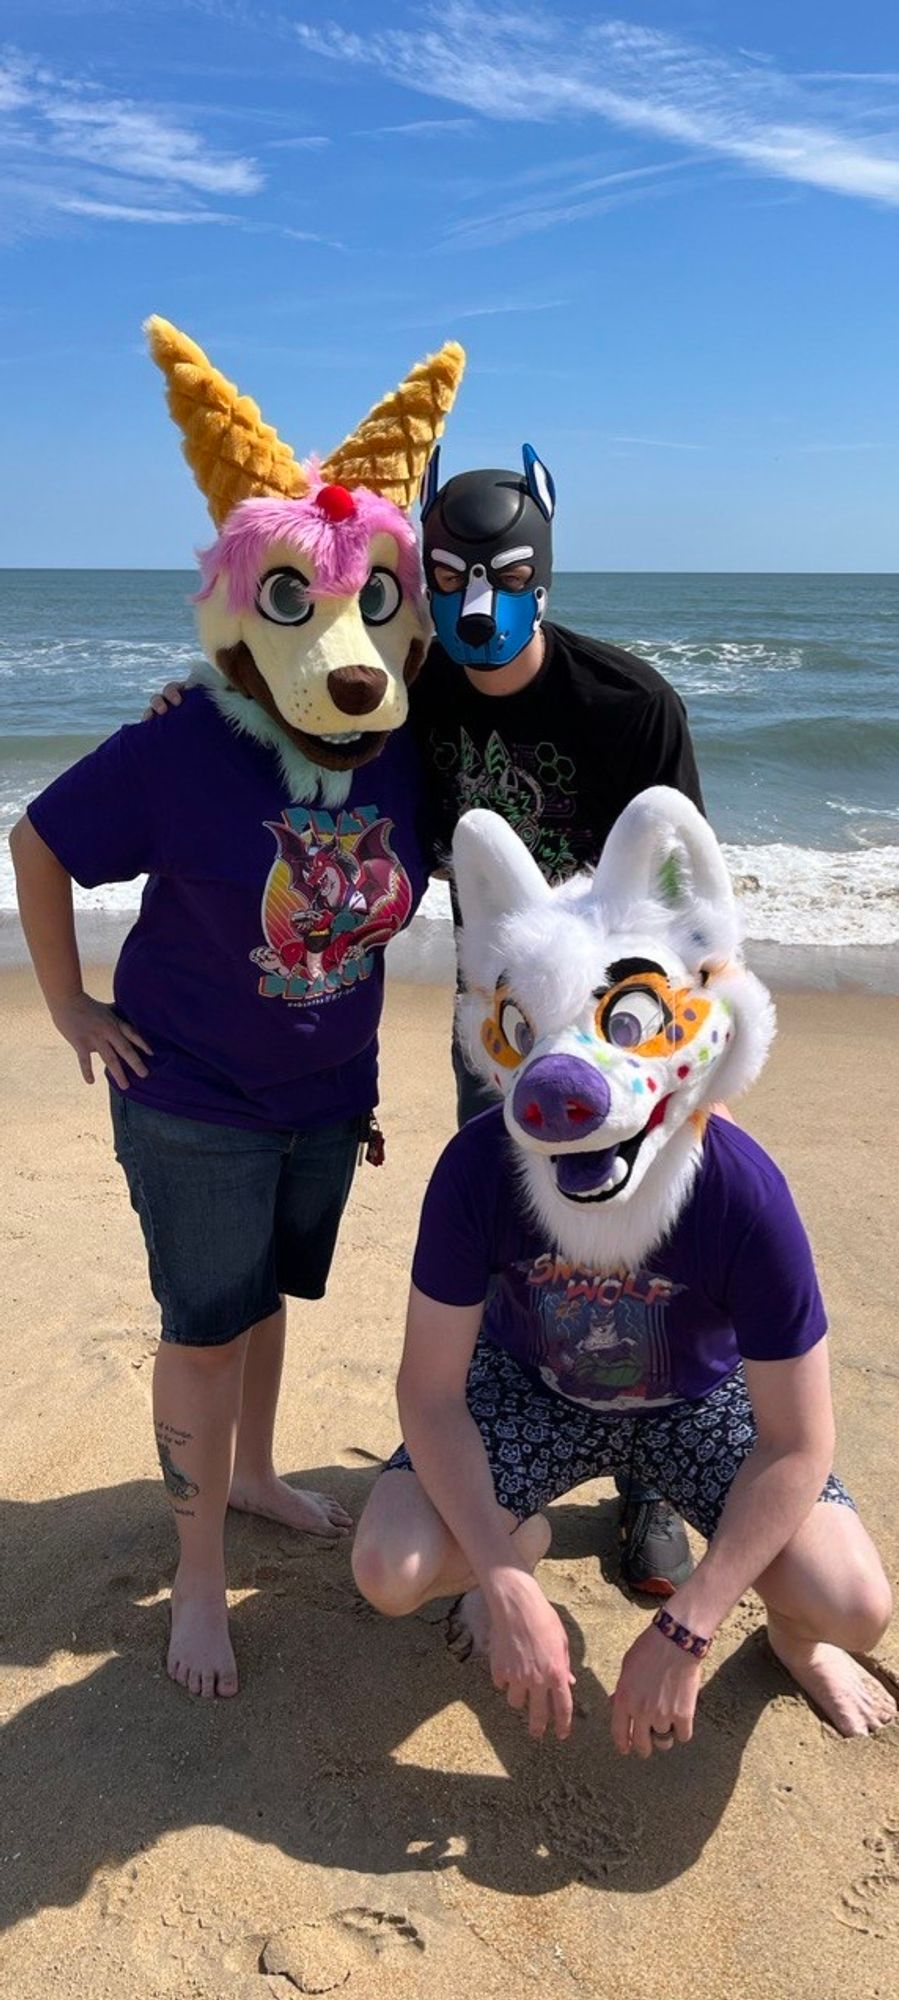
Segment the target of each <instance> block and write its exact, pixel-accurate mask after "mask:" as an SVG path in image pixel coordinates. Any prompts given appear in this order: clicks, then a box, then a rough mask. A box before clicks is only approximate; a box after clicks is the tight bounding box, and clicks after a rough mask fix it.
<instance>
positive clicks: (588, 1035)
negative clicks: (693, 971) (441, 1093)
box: [481, 972, 730, 1097]
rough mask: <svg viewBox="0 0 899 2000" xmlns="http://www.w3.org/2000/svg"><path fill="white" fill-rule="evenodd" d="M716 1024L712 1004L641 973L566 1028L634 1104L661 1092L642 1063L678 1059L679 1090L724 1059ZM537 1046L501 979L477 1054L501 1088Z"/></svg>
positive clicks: (722, 1036) (721, 1036)
mask: <svg viewBox="0 0 899 2000" xmlns="http://www.w3.org/2000/svg"><path fill="white" fill-rule="evenodd" d="M716 1019H718V1020H719V1022H720V1015H718V1011H717V1002H716V1000H715V999H712V998H708V999H706V998H704V997H702V996H700V995H699V994H697V993H696V992H694V991H693V990H692V988H690V987H678V986H675V985H673V984H672V983H671V982H670V981H669V980H668V979H667V978H666V977H665V975H664V974H663V973H654V972H646V973H640V974H638V975H632V977H631V978H630V979H626V980H622V981H621V982H620V984H619V985H617V986H614V987H612V988H611V989H610V991H609V992H607V993H604V994H603V996H602V999H601V1000H600V1001H599V1003H598V1005H597V1006H596V1008H595V1011H594V1014H593V1020H592V1022H591V1025H590V1026H589V1027H587V1026H584V1025H580V1026H577V1027H574V1026H573V1027H572V1029H571V1031H570V1032H571V1033H572V1034H573V1036H574V1038H575V1039H576V1040H577V1042H578V1043H580V1045H581V1047H582V1048H583V1050H584V1054H585V1056H587V1057H589V1060H590V1061H591V1062H593V1063H595V1064H596V1066H597V1068H598V1069H602V1070H607V1069H612V1070H617V1071H618V1074H619V1076H620V1077H621V1081H622V1083H624V1082H625V1081H627V1082H629V1083H630V1088H631V1093H632V1095H633V1096H635V1097H637V1096H642V1095H643V1093H644V1092H646V1091H648V1092H649V1093H650V1094H654V1093H655V1092H657V1091H658V1090H659V1088H660V1087H663V1086H660V1083H659V1079H658V1078H657V1077H654V1076H648V1075H647V1074H646V1067H645V1066H646V1064H647V1063H650V1062H654V1061H655V1062H657V1061H668V1060H670V1058H671V1057H672V1056H675V1055H676V1056H678V1057H679V1058H680V1060H679V1061H678V1063H677V1067H676V1069H675V1072H674V1074H675V1076H676V1079H677V1082H678V1083H686V1081H687V1079H688V1078H689V1077H690V1076H691V1075H692V1074H693V1071H694V1069H695V1068H696V1066H697V1065H698V1064H705V1063H708V1062H710V1061H714V1060H716V1059H717V1057H718V1056H720V1055H721V1054H723V1049H724V1045H725V1044H726V1043H727V1042H728V1041H729V1040H730V1030H729V1029H727V1030H725V1032H724V1033H722V1032H721V1030H720V1027H713V1025H712V1023H713V1022H714V1021H715V1020H716ZM536 1040H537V1037H536V1034H535V1031H534V1029H533V1028H532V1027H531V1024H530V1022H529V1020H528V1018H527V1016H526V1014H525V1013H524V1010H523V1009H522V1007H521V1006H520V1005H519V1003H518V1001H517V1000H515V999H514V997H513V995H512V992H511V988H510V987H509V985H508V984H507V983H506V980H505V979H504V978H503V979H501V980H500V982H499V984H498V985H497V988H496V992H495V994H494V996H493V1001H492V1004H491V1008H490V1012H489V1014H488V1015H487V1016H486V1018H485V1019H484V1021H483V1022H482V1025H481V1043H482V1046H483V1047H484V1048H485V1049H486V1051H487V1054H488V1056H489V1057H490V1059H491V1062H492V1063H494V1064H498V1065H499V1067H498V1069H496V1070H495V1071H494V1077H495V1081H496V1082H497V1084H499V1085H501V1086H502V1085H503V1084H504V1082H505V1081H507V1080H508V1079H509V1077H510V1076H511V1074H512V1072H513V1071H515V1070H517V1069H519V1068H520V1066H521V1064H522V1063H523V1062H524V1061H525V1060H526V1059H527V1057H528V1056H529V1055H530V1054H531V1052H532V1050H533V1048H534V1046H535V1043H536ZM625 1050H627V1053H626V1054H625ZM631 1051H633V1053H631ZM622 1056H623V1057H624V1062H625V1064H626V1066H627V1071H634V1072H636V1073H635V1074H633V1075H629V1076H626V1073H623V1072H622V1068H621V1059H622ZM503 1072H504V1073H505V1075H503ZM669 1074H670V1072H669ZM669 1088H670V1086H669Z"/></svg>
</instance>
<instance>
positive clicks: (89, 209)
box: [56, 195, 236, 224]
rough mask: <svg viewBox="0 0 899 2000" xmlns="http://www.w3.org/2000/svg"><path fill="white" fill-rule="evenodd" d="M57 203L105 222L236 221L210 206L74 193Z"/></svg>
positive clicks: (63, 208) (66, 210) (68, 212)
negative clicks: (141, 204)
mask: <svg viewBox="0 0 899 2000" xmlns="http://www.w3.org/2000/svg"><path fill="white" fill-rule="evenodd" d="M56 207H57V208H58V209H59V210H60V212H61V213H63V214H66V215H92V216H96V217H97V219H98V220H99V221H101V222H154V223H170V224H172V223H175V224H177V223H186V222H191V223H195V222H223V223H233V222H234V221H235V220H236V218H235V217H234V216H233V215H217V214H216V213H215V212H214V210H212V209H209V208H204V209H196V208H183V209H179V208H132V207H130V206H129V204H128V203H127V202H120V201H90V200H88V199H87V198H86V197H83V196H78V195H73V196H72V197H71V198H70V199H65V198H60V200H59V201H58V202H57V203H56Z"/></svg>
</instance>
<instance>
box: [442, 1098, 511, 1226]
mask: <svg viewBox="0 0 899 2000" xmlns="http://www.w3.org/2000/svg"><path fill="white" fill-rule="evenodd" d="M507 1139H508V1134H507V1132H506V1126H505V1120H504V1118H503V1107H502V1105H501V1104H495V1105H493V1106H492V1107H491V1109H490V1110H489V1111H481V1112H479V1114H478V1116H477V1118H470V1119H469V1121H468V1124H467V1125H463V1126H462V1127H461V1128H460V1130H459V1131H458V1132H454V1133H453V1136H452V1138H451V1139H450V1140H448V1142H447V1144H446V1145H445V1146H444V1148H443V1152H442V1153H441V1154H440V1157H439V1159H438V1161H437V1164H436V1166H435V1168H434V1172H433V1175H432V1179H433V1180H435V1181H436V1180H438V1179H439V1180H440V1182H441V1184H442V1185H443V1186H444V1187H445V1188H447V1189H449V1188H450V1187H453V1188H457V1189H458V1190H459V1191H460V1193H464V1195H465V1196H466V1198H467V1199H470V1200H471V1201H472V1202H473V1203H474V1204H475V1205H476V1206H477V1207H479V1208H480V1207H481V1206H482V1204H483V1194H484V1189H485V1188H495V1186H496V1184H497V1179H498V1175H499V1172H501V1164H502V1160H503V1155H504V1150H505V1142H506V1141H507Z"/></svg>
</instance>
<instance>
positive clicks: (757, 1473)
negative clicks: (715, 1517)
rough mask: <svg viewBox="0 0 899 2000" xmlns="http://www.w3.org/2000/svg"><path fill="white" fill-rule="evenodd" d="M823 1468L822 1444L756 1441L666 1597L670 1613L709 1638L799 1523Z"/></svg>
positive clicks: (811, 1503) (822, 1478)
mask: <svg viewBox="0 0 899 2000" xmlns="http://www.w3.org/2000/svg"><path fill="white" fill-rule="evenodd" d="M829 1470H830V1455H829V1453H828V1452H825V1450H824V1449H823V1447H822V1448H819V1449H814V1448H811V1447H809V1448H806V1449H803V1450H801V1451H785V1450H784V1449H783V1448H782V1447H775V1446H767V1447H766V1446H764V1445H757V1446H756V1448H755V1450H754V1451H752V1452H750V1454H749V1457H748V1458H746V1459H744V1461H743V1464H742V1465H741V1466H740V1469H739V1471H738V1473H737V1476H736V1478H735V1480H734V1483H733V1485H732V1487H731V1489H730V1493H729V1494H728V1497H727V1502H726V1505H725V1508H724V1512H723V1514H722V1516H721V1521H720V1523H719V1526H718V1530H717V1533H716V1534H715V1536H714V1537H713V1540H712V1541H711V1542H710V1544H709V1547H708V1550H707V1552H706V1554H705V1555H704V1557H703V1559H702V1561H701V1562H700V1563H698V1564H697V1566H696V1569H695V1570H694V1571H693V1574H692V1576H691V1577H689V1578H688V1580H687V1582H686V1583H685V1584H683V1585H682V1586H681V1588H680V1589H679V1590H676V1591H675V1592H674V1595H673V1596H672V1597H670V1598H669V1599H668V1601H667V1603H666V1606H665V1609H666V1611H668V1612H670V1614H671V1616H672V1618H676V1619H677V1620H678V1622H679V1623H680V1624H682V1625H686V1626H688V1627H689V1629H690V1631H691V1632H698V1633H700V1634H701V1635H702V1636H703V1637H710V1636H711V1634H712V1633H713V1632H714V1631H715V1630H716V1628H717V1627H718V1626H719V1625H720V1624H721V1621H722V1619H724V1618H726V1617H727V1616H728V1613H729V1612H731V1611H732V1610H733V1608H734V1605H735V1604H737V1603H738V1602H739V1599H740V1598H741V1597H742V1595H743V1592H744V1590H748V1589H749V1588H750V1586H751V1585H752V1584H754V1583H755V1582H756V1581H757V1579H758V1578H759V1577H760V1576H761V1575H762V1574H763V1572H764V1571H765V1570H766V1569H767V1568H768V1567H769V1564H771V1563H772V1562H773V1561H774V1559H775V1557H776V1556H779V1555H780V1553H781V1550H782V1549H784V1548H786V1545H787V1543H788V1542H789V1541H790V1540H791V1539H792V1537H793V1535H795V1533H796V1530H797V1528H799V1527H801V1525H802V1523H803V1521H804V1520H805V1519H806V1516H807V1515H808V1514H809V1513H810V1511H811V1509H812V1507H813V1506H814V1504H815V1501H816V1500H817V1498H818V1495H819V1493H820V1491H821V1488H822V1486H823V1484H824V1481H825V1479H826V1478H827V1474H828V1472H829Z"/></svg>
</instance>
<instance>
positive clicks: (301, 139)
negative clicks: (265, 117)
mask: <svg viewBox="0 0 899 2000" xmlns="http://www.w3.org/2000/svg"><path fill="white" fill-rule="evenodd" d="M268 143H269V150H270V152H273V153H274V152H282V153H286V152H297V153H320V152H322V151H323V150H324V148H325V147H326V146H330V145H333V140H331V139H329V138H328V136H327V134H326V133H325V132H304V133H298V134H297V135H296V136H295V137H294V138H291V139H270V140H269V142H268Z"/></svg>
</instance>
